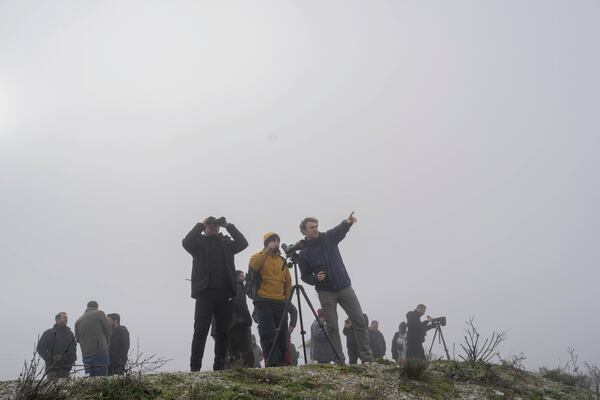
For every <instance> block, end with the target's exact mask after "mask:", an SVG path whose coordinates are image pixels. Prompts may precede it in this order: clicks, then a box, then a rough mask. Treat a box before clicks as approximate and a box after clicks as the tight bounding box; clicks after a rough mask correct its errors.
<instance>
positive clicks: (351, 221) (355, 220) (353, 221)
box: [346, 211, 358, 225]
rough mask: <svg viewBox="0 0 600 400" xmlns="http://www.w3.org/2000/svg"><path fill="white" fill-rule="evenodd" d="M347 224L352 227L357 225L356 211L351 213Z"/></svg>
mask: <svg viewBox="0 0 600 400" xmlns="http://www.w3.org/2000/svg"><path fill="white" fill-rule="evenodd" d="M346 222H347V223H349V224H350V225H352V224H355V223H356V222H358V221H357V219H356V217H355V216H354V211H352V212H351V213H350V216H349V217H348V219H347V220H346Z"/></svg>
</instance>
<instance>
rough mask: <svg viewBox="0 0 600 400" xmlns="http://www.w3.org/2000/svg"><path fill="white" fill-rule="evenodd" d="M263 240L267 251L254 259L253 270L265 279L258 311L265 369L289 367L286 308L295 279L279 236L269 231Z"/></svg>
mask: <svg viewBox="0 0 600 400" xmlns="http://www.w3.org/2000/svg"><path fill="white" fill-rule="evenodd" d="M263 239H264V248H263V249H262V250H261V251H259V252H258V253H256V254H254V255H253V256H252V257H251V258H250V268H252V269H253V270H255V271H257V272H258V273H259V274H260V277H261V284H260V288H259V289H258V291H257V293H256V296H255V299H254V310H255V312H256V314H257V316H258V334H259V335H260V345H261V347H262V349H263V354H264V355H265V367H274V366H282V365H286V362H285V357H286V353H287V343H288V340H287V336H288V324H287V315H285V313H284V309H285V303H286V301H287V299H288V297H289V295H290V291H291V288H292V278H291V276H290V271H289V270H288V268H286V266H285V263H286V262H285V259H284V258H283V257H282V256H281V253H280V251H279V244H280V239H279V236H278V235H277V234H276V233H273V232H269V233H267V234H265V235H264V237H263ZM282 319H283V323H282V325H281V331H280V332H279V335H278V336H277V342H276V343H275V336H276V335H277V331H276V329H277V328H278V327H279V323H280V321H281V320H282ZM274 343H275V345H274V346H273V344H274ZM271 349H273V350H272V351H271ZM269 353H271V354H270V357H269Z"/></svg>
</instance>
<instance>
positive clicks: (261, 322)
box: [254, 300, 288, 367]
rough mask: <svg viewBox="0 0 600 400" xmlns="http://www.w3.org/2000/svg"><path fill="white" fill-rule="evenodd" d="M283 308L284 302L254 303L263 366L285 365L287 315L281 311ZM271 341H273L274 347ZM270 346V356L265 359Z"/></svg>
mask: <svg viewBox="0 0 600 400" xmlns="http://www.w3.org/2000/svg"><path fill="white" fill-rule="evenodd" d="M284 308H285V302H279V301H269V300H261V301H258V302H256V304H254V309H255V310H256V312H257V315H258V334H259V335H260V346H261V347H262V350H263V354H264V357H265V367H275V366H282V365H286V363H285V354H286V352H287V342H288V340H287V336H288V323H287V315H284V313H283V309H284ZM282 317H283V324H282V325H281V332H279V336H278V337H277V343H275V335H276V334H277V332H276V331H275V329H277V328H278V326H279V322H280V321H281V318H282ZM273 343H275V346H274V347H273ZM272 347H273V352H272V353H271V357H270V359H267V357H269V352H270V351H271V348H272Z"/></svg>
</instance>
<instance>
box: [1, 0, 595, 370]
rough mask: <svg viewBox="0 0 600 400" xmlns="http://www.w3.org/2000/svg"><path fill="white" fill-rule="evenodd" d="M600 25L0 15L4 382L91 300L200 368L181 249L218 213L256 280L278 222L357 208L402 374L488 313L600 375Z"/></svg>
mask: <svg viewBox="0 0 600 400" xmlns="http://www.w3.org/2000/svg"><path fill="white" fill-rule="evenodd" d="M599 17H600V3H598V2H597V1H593V0H589V1H585V0H580V1H575V2H572V1H569V2H567V1H542V0H539V1H534V0H530V1H525V2H523V1H487V2H480V1H466V0H464V1H462V0H461V1H453V2H447V1H428V2H423V1H418V2H417V1H413V2H410V1H371V2H360V1H327V2H321V1H319V2H317V1H308V2H281V1H262V2H242V1H219V2H216V1H215V2H197V1H174V2H159V1H128V2H116V1H108V2H80V1H53V2H42V1H0V268H1V277H2V278H1V279H0V284H1V290H0V300H1V311H2V315H3V316H4V318H3V320H4V322H3V324H2V325H3V327H4V328H3V329H2V330H0V344H1V345H0V346H1V347H0V379H12V378H15V377H16V376H17V375H18V373H19V372H20V368H21V366H22V363H23V360H25V359H28V358H30V357H31V353H32V350H33V345H34V343H35V341H36V339H37V336H38V335H39V334H41V333H42V332H43V331H44V330H45V329H48V328H50V327H51V326H52V325H53V323H54V315H55V314H56V313H57V312H59V311H66V312H67V313H68V314H69V319H70V320H69V326H71V327H73V325H74V322H75V320H76V319H77V318H78V317H79V316H80V315H81V314H82V313H83V311H84V309H85V305H86V303H87V301H89V300H96V301H98V303H99V304H100V309H101V310H103V311H105V312H107V313H108V312H118V313H120V315H121V320H122V324H123V325H125V326H127V328H128V329H129V331H130V333H131V337H132V341H133V342H134V343H136V342H138V343H139V347H140V349H141V350H142V351H143V352H146V353H156V354H158V355H160V356H163V357H165V358H169V359H172V361H171V362H169V363H168V364H167V366H166V368H165V369H166V370H188V369H189V355H190V346H191V339H192V331H193V309H194V301H193V299H191V298H190V287H189V281H187V280H186V279H189V277H190V272H191V265H192V260H191V257H190V255H189V254H188V253H186V252H185V251H184V249H183V248H182V247H181V239H182V238H183V237H184V236H185V235H186V234H187V232H188V231H189V230H190V229H191V228H192V227H193V226H194V224H195V223H196V222H198V221H201V220H203V219H204V218H205V217H207V216H209V215H214V216H216V217H219V216H221V215H224V216H226V217H227V218H228V220H230V221H231V222H233V223H235V224H236V226H237V227H238V228H239V229H240V231H241V232H242V233H243V234H244V235H245V236H246V238H247V239H248V241H249V242H250V245H249V247H248V248H247V249H246V250H245V251H243V252H242V253H240V254H239V255H238V256H236V266H237V268H238V269H242V270H246V269H247V266H248V260H249V258H250V256H251V255H252V254H253V253H254V252H256V251H258V250H260V249H261V247H262V235H263V234H264V233H265V232H268V231H275V232H278V233H279V234H280V236H281V238H282V241H283V242H285V243H289V242H294V241H296V240H298V239H300V238H301V234H300V232H299V230H298V224H299V222H300V221H301V220H302V218H304V217H306V216H315V217H317V218H319V220H320V227H321V229H322V230H324V229H327V228H329V227H332V226H334V225H336V224H338V223H339V222H340V221H342V220H343V219H345V218H346V217H347V216H348V214H349V213H350V212H351V211H355V212H356V214H355V215H356V217H357V218H358V223H357V224H356V225H355V226H353V227H352V229H351V231H350V232H349V233H348V235H347V236H346V238H345V240H344V241H343V242H342V243H341V246H340V249H341V252H342V255H343V257H344V261H345V264H346V267H347V269H348V272H349V274H350V277H351V278H352V286H353V287H354V289H355V291H356V292H357V295H358V298H359V300H360V301H361V304H362V307H363V310H364V311H365V312H366V313H367V314H368V315H369V317H370V319H376V320H378V321H379V323H380V329H381V330H382V331H383V333H384V335H385V338H386V341H387V345H388V353H387V357H388V358H389V357H391V352H390V346H391V339H392V336H393V334H394V332H395V331H396V330H397V327H398V324H399V323H400V322H401V321H403V320H405V314H406V312H407V311H410V310H412V309H414V307H415V306H416V305H417V304H418V303H425V304H426V305H427V306H428V314H429V315H431V316H433V317H436V316H442V315H444V316H447V318H448V325H447V326H446V327H445V328H444V335H445V337H446V341H447V342H448V344H449V347H450V351H451V352H452V350H453V349H452V347H453V345H452V344H453V343H454V344H455V345H456V352H457V353H459V351H458V344H459V343H460V342H461V341H462V340H463V339H462V337H463V335H464V328H465V323H464V322H465V321H466V320H467V319H468V318H469V317H470V316H476V323H477V325H478V327H479V328H480V330H481V332H482V334H484V335H488V334H491V332H492V331H494V330H496V331H500V330H506V331H507V332H508V335H507V340H506V341H505V342H504V343H502V345H501V346H500V352H501V354H502V355H504V356H506V357H508V356H510V355H512V354H516V353H519V352H524V353H525V355H526V356H527V360H526V366H527V367H528V368H530V369H536V368H538V367H540V366H550V367H553V366H557V365H559V364H561V363H563V364H564V362H565V361H566V358H567V353H566V348H567V347H568V346H571V347H574V348H575V349H576V352H577V353H578V354H579V355H580V360H581V361H584V360H587V361H598V360H600V346H598V344H597V338H598V337H600V322H599V321H598V319H597V318H596V317H597V316H598V310H599V306H600V301H599V300H598V298H597V291H598V281H599V278H600V273H599V272H598V262H599V260H600V250H599V249H600V246H598V232H599V229H600V214H599V212H598V204H599V201H600V187H599V185H598V182H599V181H600V161H599V158H598V154H597V153H598V148H599V146H600V135H599V132H600V117H599V115H598V110H599V109H600V77H599V75H598V71H600V53H599V52H598V40H599V39H600V25H599V24H598V23H597V21H598V19H599ZM305 288H306V290H307V292H308V293H309V295H310V296H311V299H312V300H313V302H314V303H315V304H318V300H317V297H316V294H315V291H314V288H313V287H310V286H308V285H305ZM249 303H250V301H249ZM344 317H345V315H344V314H343V312H342V311H341V310H340V318H344ZM304 322H305V324H307V325H309V324H310V323H312V318H311V317H309V316H308V315H306V310H305V321H304ZM253 330H254V331H255V332H256V327H255V326H254V327H253ZM298 331H299V329H297V330H296V331H295V332H294V334H293V336H292V342H293V343H295V344H296V345H298V344H299V343H300V342H301V340H300V336H299V333H298ZM308 336H310V335H308ZM308 336H307V339H308ZM431 336H432V335H431V334H430V335H429V339H428V340H427V343H426V345H427V346H428V345H429V343H430V340H431ZM342 342H343V344H344V345H345V338H342ZM212 346H213V342H212V339H209V340H208V341H207V347H206V351H205V358H204V361H203V370H210V369H211V367H212ZM434 350H435V352H436V353H438V354H441V353H442V350H441V348H440V347H439V345H437V344H436V345H435V346H434ZM78 361H79V362H81V353H80V351H79V350H78Z"/></svg>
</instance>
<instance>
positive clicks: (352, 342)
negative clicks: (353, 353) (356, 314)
mask: <svg viewBox="0 0 600 400" xmlns="http://www.w3.org/2000/svg"><path fill="white" fill-rule="evenodd" d="M363 318H364V319H365V326H369V317H368V316H367V314H364V313H363ZM342 332H343V333H344V335H346V347H347V348H349V349H351V348H356V346H358V341H357V340H356V331H355V330H354V326H350V328H346V327H345V326H344V330H343V331H342Z"/></svg>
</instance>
